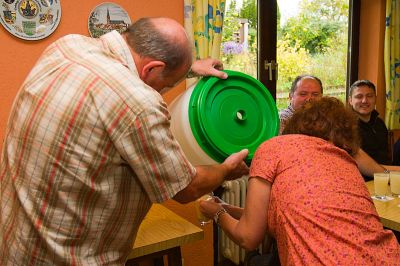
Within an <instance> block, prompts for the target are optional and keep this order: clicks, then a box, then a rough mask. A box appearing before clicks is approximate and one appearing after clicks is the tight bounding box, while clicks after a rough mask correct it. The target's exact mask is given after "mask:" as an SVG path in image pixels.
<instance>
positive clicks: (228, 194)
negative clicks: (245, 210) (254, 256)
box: [218, 176, 248, 265]
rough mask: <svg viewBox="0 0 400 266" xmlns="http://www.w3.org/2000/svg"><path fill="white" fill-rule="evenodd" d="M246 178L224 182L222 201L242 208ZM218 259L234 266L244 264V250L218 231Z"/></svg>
mask: <svg viewBox="0 0 400 266" xmlns="http://www.w3.org/2000/svg"><path fill="white" fill-rule="evenodd" d="M247 181H248V177H247V176H243V177H242V178H239V179H236V180H232V181H225V182H224V183H223V184H222V187H223V188H224V192H223V193H222V200H223V201H225V202H226V203H229V204H231V205H234V206H239V207H244V204H245V201H246V191H247ZM218 233H219V234H218V235H219V257H220V258H221V257H224V258H227V259H229V260H231V261H232V262H233V263H235V264H236V265H239V263H241V262H244V257H245V250H244V249H242V248H240V247H239V246H238V245H236V244H235V243H234V242H233V241H232V240H230V239H229V237H228V236H227V235H226V234H225V233H224V232H223V231H222V230H221V229H219V232H218Z"/></svg>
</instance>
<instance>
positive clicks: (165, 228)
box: [126, 204, 204, 266]
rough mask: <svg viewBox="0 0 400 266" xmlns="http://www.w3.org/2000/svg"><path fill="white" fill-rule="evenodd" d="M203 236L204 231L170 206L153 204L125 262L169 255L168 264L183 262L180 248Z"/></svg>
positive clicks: (134, 262) (128, 263)
mask: <svg viewBox="0 0 400 266" xmlns="http://www.w3.org/2000/svg"><path fill="white" fill-rule="evenodd" d="M203 238H204V231H203V230H202V229H200V228H199V227H197V226H195V225H193V224H192V223H190V222H188V221H187V220H185V219H184V218H182V217H180V216H179V215H177V214H176V213H174V212H172V211H171V210H169V209H168V208H166V207H164V206H162V205H160V204H153V206H152V207H151V208H150V211H149V212H148V214H147V215H146V217H145V219H144V220H143V222H142V224H141V225H140V227H139V231H138V234H137V236H136V240H135V243H134V244H133V249H132V252H131V254H130V255H129V256H128V262H127V264H126V265H137V263H139V262H141V261H148V260H149V259H152V258H160V257H162V256H164V255H166V256H168V265H169V266H175V265H182V258H181V250H180V247H181V246H182V245H184V244H187V243H191V242H194V241H197V240H201V239H203Z"/></svg>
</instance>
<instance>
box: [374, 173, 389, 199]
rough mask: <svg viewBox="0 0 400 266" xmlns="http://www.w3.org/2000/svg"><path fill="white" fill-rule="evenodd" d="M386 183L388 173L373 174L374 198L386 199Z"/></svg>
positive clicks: (387, 181)
mask: <svg viewBox="0 0 400 266" xmlns="http://www.w3.org/2000/svg"><path fill="white" fill-rule="evenodd" d="M388 183H389V173H374V190H375V197H376V198H378V199H386V194H387V192H388V191H387V190H388Z"/></svg>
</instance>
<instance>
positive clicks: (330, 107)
mask: <svg viewBox="0 0 400 266" xmlns="http://www.w3.org/2000/svg"><path fill="white" fill-rule="evenodd" d="M285 134H303V135H308V136H313V137H318V138H321V139H324V140H327V141H329V142H331V143H333V144H334V145H335V146H337V147H339V148H341V149H343V150H345V151H347V152H348V153H349V154H351V155H354V154H355V153H357V151H358V149H359V148H360V138H359V134H358V124H357V117H356V116H355V115H354V113H353V112H352V111H351V110H349V109H348V108H346V106H345V105H344V104H343V103H342V102H341V101H340V100H338V99H336V98H334V97H328V96H324V97H322V98H321V99H320V100H317V101H310V102H308V103H307V104H305V105H304V107H303V108H301V109H299V110H298V111H296V112H295V113H294V115H293V116H292V117H291V118H290V119H289V121H288V124H287V125H286V127H285V129H284V130H283V132H282V135H285Z"/></svg>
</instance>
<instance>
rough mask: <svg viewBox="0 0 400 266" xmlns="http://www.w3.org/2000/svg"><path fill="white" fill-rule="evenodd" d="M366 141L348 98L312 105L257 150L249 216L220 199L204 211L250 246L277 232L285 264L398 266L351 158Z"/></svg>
mask: <svg viewBox="0 0 400 266" xmlns="http://www.w3.org/2000/svg"><path fill="white" fill-rule="evenodd" d="M359 143H360V142H359V139H358V132H357V119H356V117H355V116H354V114H353V113H352V112H351V110H348V109H347V108H346V107H345V106H344V104H343V103H342V102H340V101H339V100H337V99H336V98H332V97H322V99H321V100H318V101H312V102H309V103H307V104H306V105H305V106H304V108H302V109H300V110H298V111H296V113H295V114H294V115H293V117H292V118H291V119H290V121H289V122H288V125H287V126H286V127H285V130H284V131H283V135H282V136H278V137H275V138H272V139H270V140H268V141H266V142H264V143H263V144H262V145H261V146H260V147H259V148H258V149H257V151H256V153H255V155H254V158H253V161H252V163H251V167H250V178H249V185H248V192H247V199H246V205H245V208H244V209H242V212H241V213H242V215H241V216H240V215H237V213H238V208H235V207H233V206H230V205H228V206H225V205H223V204H219V203H216V202H205V201H204V202H201V204H200V206H201V210H202V212H204V214H205V215H207V216H208V217H214V218H215V220H216V221H217V222H218V224H219V225H220V227H221V228H222V229H223V230H224V231H225V232H226V233H227V234H228V235H229V236H230V238H232V239H233V240H234V241H235V242H236V243H238V244H239V245H240V246H242V247H244V248H245V249H248V250H253V249H255V248H257V246H258V245H259V244H260V242H261V241H262V240H263V239H264V236H265V233H267V234H269V235H271V236H272V237H274V238H275V239H276V240H277V246H278V252H279V258H280V262H281V264H282V265H321V264H322V265H399V262H400V246H399V244H398V243H397V240H396V238H395V236H394V235H393V233H392V232H391V231H389V230H385V229H384V228H383V226H382V224H381V222H380V220H379V216H378V214H377V212H376V210H375V207H374V204H373V202H372V200H371V197H370V194H369V192H368V190H367V188H366V186H365V183H364V180H363V178H362V176H361V175H360V172H359V170H358V168H357V165H356V162H355V161H354V159H353V158H352V155H353V154H354V153H355V152H357V151H358V149H359ZM231 214H232V216H236V218H238V219H235V218H234V217H232V216H231ZM234 214H236V215H234ZM238 216H240V217H238Z"/></svg>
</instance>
